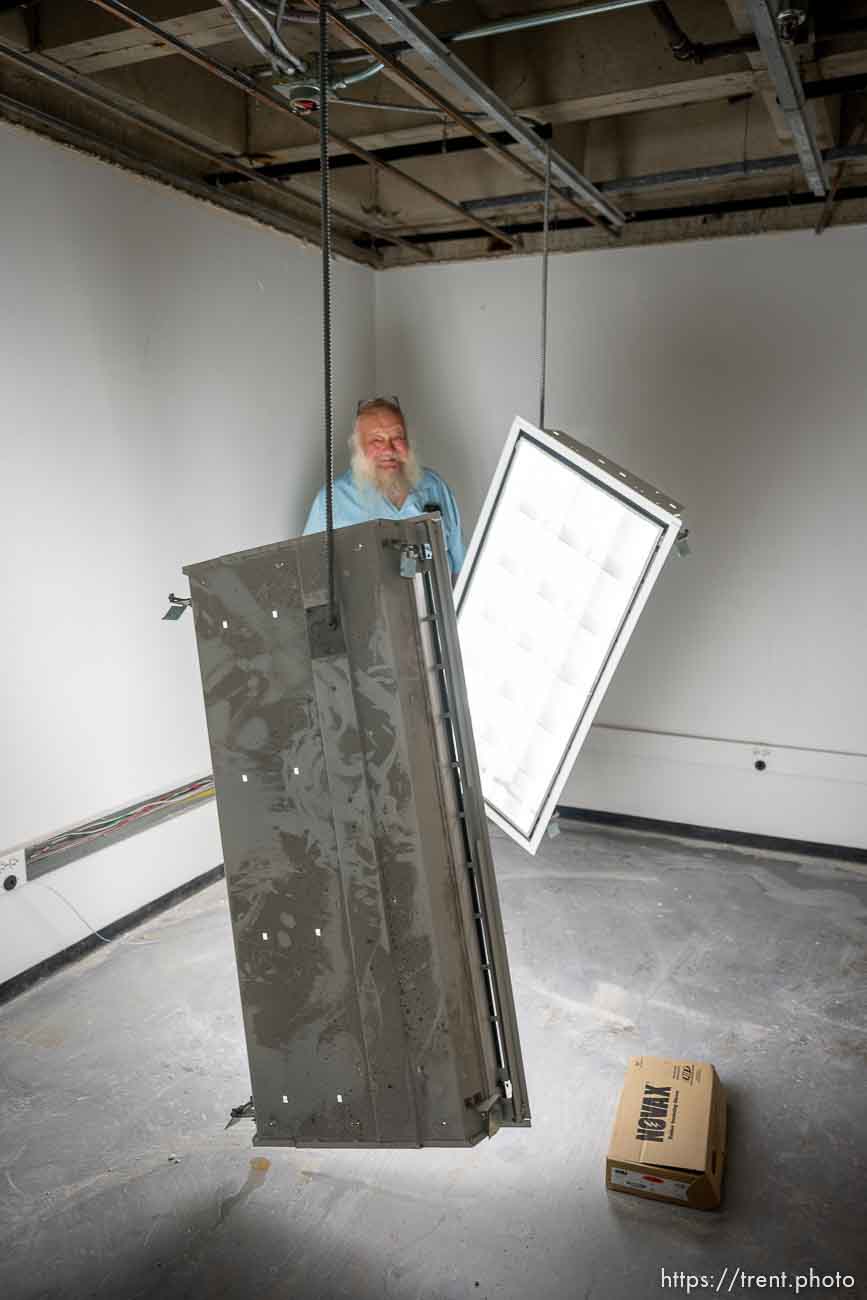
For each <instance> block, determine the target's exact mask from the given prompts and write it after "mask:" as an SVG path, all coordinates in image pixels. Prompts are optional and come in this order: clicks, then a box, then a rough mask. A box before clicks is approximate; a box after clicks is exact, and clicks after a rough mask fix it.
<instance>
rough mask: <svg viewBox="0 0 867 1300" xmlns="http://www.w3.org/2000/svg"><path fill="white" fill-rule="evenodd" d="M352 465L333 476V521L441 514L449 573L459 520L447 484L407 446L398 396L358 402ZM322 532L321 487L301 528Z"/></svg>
mask: <svg viewBox="0 0 867 1300" xmlns="http://www.w3.org/2000/svg"><path fill="white" fill-rule="evenodd" d="M349 446H350V449H351V451H352V464H351V467H350V468H349V469H348V470H347V471H346V473H345V474H341V475H340V476H339V477H338V478H336V479H335V480H334V526H335V528H346V527H348V525H350V524H360V523H364V522H365V521H366V520H368V519H409V518H411V517H412V516H413V515H421V514H424V513H425V512H426V511H438V512H439V513H440V514H441V515H442V521H443V534H444V539H445V544H446V551H447V552H448V558H449V567H450V569H451V571H452V576H453V577H454V576H456V575H457V573H458V570H459V569H460V567H461V565H462V563H463V560H464V541H463V537H462V536H461V519H460V515H459V513H458V507H457V504H456V502H455V498H454V495H453V494H452V490H451V488H450V487H449V485H448V484H447V483H446V482H445V480H444V479H441V478H440V476H439V474H435V473H434V471H433V470H432V469H425V468H423V467H422V466H421V465H419V463H418V460H417V459H416V455H415V452H414V451H413V449H412V447H411V446H410V445H409V438H408V436H407V431H406V421H405V420H404V418H403V412H402V411H401V409H400V403H399V402H398V400H397V398H396V397H374V398H372V399H371V400H370V401H365V402H359V403H358V409H357V411H356V415H355V427H354V429H353V432H352V437H351V438H350V439H349ZM324 531H325V488H324V487H323V488H322V489H321V490H320V491H319V493H318V494H317V496H316V500H315V501H314V502H313V505H312V506H311V508H310V514H309V515H308V516H307V523H306V524H305V525H304V532H305V534H307V533H322V532H324Z"/></svg>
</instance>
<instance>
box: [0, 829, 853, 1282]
mask: <svg viewBox="0 0 867 1300" xmlns="http://www.w3.org/2000/svg"><path fill="white" fill-rule="evenodd" d="M494 847H495V855H496V861H497V869H498V878H499V882H500V891H501V899H502V905H503V913H504V919H505V925H506V932H507V938H508V942H509V949H510V955H511V967H512V977H513V981H514V986H515V994H516V1000H517V1006H518V1014H519V1021H520V1027H521V1034H522V1041H523V1049H524V1059H525V1062H526V1066H527V1075H528V1084H529V1088H530V1098H531V1103H532V1105H533V1112H534V1125H533V1128H532V1129H530V1130H505V1131H502V1132H500V1133H499V1134H498V1135H497V1136H496V1137H495V1138H494V1139H493V1140H492V1141H490V1142H485V1143H482V1144H481V1145H480V1146H478V1147H476V1148H475V1149H473V1150H471V1151H456V1150H425V1151H391V1152H389V1151H383V1152H379V1151H356V1152H346V1151H297V1152H296V1151H289V1150H274V1151H264V1150H262V1149H257V1150H253V1149H252V1148H251V1146H250V1145H249V1143H250V1127H249V1126H248V1125H246V1124H239V1125H237V1126H236V1127H234V1128H232V1129H230V1130H229V1131H228V1132H226V1131H225V1130H224V1128H223V1125H224V1124H225V1121H226V1118H227V1112H228V1109H229V1107H230V1106H231V1105H234V1104H236V1103H238V1102H240V1101H243V1100H245V1099H246V1097H247V1095H248V1091H249V1089H248V1082H247V1074H246V1061H245V1055H244V1048H243V1041H242V1033H241V1023H240V1010H239V1003H238V994H237V988H236V983H235V971H234V961H233V954H232V945H231V937H230V929H229V923H228V911H227V907H226V901H225V890H224V886H223V884H222V882H221V883H219V884H217V885H214V886H211V887H210V888H209V889H207V890H206V891H204V892H202V893H201V894H199V895H197V896H195V897H194V898H192V899H189V900H187V901H186V902H185V903H183V904H181V905H180V906H178V907H177V908H175V909H174V910H173V911H171V912H168V913H166V914H164V915H163V916H161V917H159V918H157V919H155V920H152V921H150V922H149V923H148V924H146V925H145V926H144V927H142V928H141V929H139V930H137V931H135V932H134V933H132V934H130V935H129V936H127V938H126V941H123V942H115V943H112V944H111V945H110V946H109V947H106V948H105V949H102V950H100V951H99V952H98V953H95V954H94V955H92V956H91V957H89V958H87V959H86V960H84V961H82V962H80V963H79V964H77V965H76V966H74V967H70V968H68V969H66V970H64V971H62V972H61V973H59V974H57V975H55V976H53V977H52V978H51V979H49V980H47V981H46V982H44V983H43V984H41V985H39V986H37V987H36V988H34V989H32V990H31V991H30V992H28V993H26V994H24V995H22V996H21V997H20V998H19V999H17V1000H16V1001H15V1002H13V1003H10V1004H8V1005H7V1006H6V1007H4V1008H0V1083H2V1096H0V1295H2V1296H3V1297H5V1298H6V1300H30V1298H31V1297H55V1296H64V1297H71V1298H74V1300H78V1298H79V1297H87V1296H99V1297H107V1298H108V1300H127V1297H139V1296H140V1297H145V1296H154V1297H156V1296H158V1297H160V1300H174V1298H176V1297H207V1298H208V1300H212V1298H218V1297H225V1298H226V1300H229V1298H234V1297H245V1298H246V1297H256V1298H257V1300H278V1297H279V1298H281V1300H282V1297H292V1298H293V1300H313V1298H314V1297H315V1298H317V1300H319V1298H321V1300H338V1298H339V1297H351V1298H352V1300H374V1297H376V1298H379V1297H383V1298H386V1300H464V1298H466V1297H469V1298H470V1300H473V1298H477V1300H484V1298H485V1297H489V1298H491V1300H493V1298H494V1297H496V1298H497V1300H528V1298H529V1300H565V1298H566V1297H568V1298H569V1300H590V1298H591V1297H592V1298H593V1300H597V1298H599V1297H604V1298H608V1297H611V1298H612V1300H619V1297H624V1298H625V1297H630V1298H634V1297H647V1296H655V1295H657V1294H658V1293H660V1292H665V1293H670V1292H674V1293H677V1292H679V1293H680V1294H686V1288H685V1287H683V1286H681V1287H679V1288H677V1287H666V1288H663V1287H662V1285H661V1273H660V1270H661V1269H666V1270H669V1271H672V1272H685V1273H688V1274H705V1275H708V1276H713V1277H714V1278H718V1277H719V1276H721V1275H722V1271H723V1269H725V1268H728V1269H729V1274H728V1277H729V1278H730V1277H731V1272H732V1270H734V1269H742V1270H743V1271H744V1272H745V1273H748V1274H750V1273H752V1274H771V1273H779V1272H780V1271H782V1270H785V1271H786V1272H787V1273H788V1275H789V1278H790V1279H794V1276H795V1275H796V1274H806V1275H808V1274H809V1270H810V1268H811V1267H812V1268H813V1269H815V1270H817V1271H818V1272H819V1273H820V1274H823V1275H827V1274H831V1273H837V1272H840V1273H843V1274H850V1275H854V1277H855V1278H856V1284H855V1287H854V1288H847V1287H846V1286H845V1285H844V1284H843V1283H842V1282H841V1283H840V1284H839V1285H834V1286H833V1287H825V1288H816V1287H811V1288H809V1289H804V1290H803V1291H802V1293H803V1294H809V1295H817V1294H821V1295H823V1296H824V1297H828V1296H846V1297H847V1298H848V1297H851V1296H853V1295H860V1296H867V1246H865V1240H867V1224H865V1216H864V1210H865V1189H867V1180H865V1166H867V1138H865V1130H867V1087H865V1066H867V1013H865V996H864V994H865V982H867V944H865V935H867V871H865V869H864V868H859V867H849V866H846V865H841V864H839V863H831V862H823V861H818V860H815V859H813V860H803V861H801V860H794V859H785V858H782V857H774V856H771V855H767V854H762V853H758V852H753V851H746V850H733V849H726V848H720V847H711V846H706V845H698V844H687V843H684V842H679V841H676V840H669V839H664V838H654V837H648V836H641V835H637V834H629V833H621V832H613V831H604V830H597V829H591V828H588V827H579V828H576V829H570V830H568V831H566V832H564V834H563V835H562V836H561V837H560V838H559V839H557V840H554V841H547V842H546V843H545V845H544V847H543V849H542V850H541V851H540V853H539V855H538V857H537V858H536V859H531V858H529V857H528V856H527V855H525V854H524V853H522V852H521V851H520V850H518V849H517V848H514V847H513V846H512V845H511V844H510V843H509V842H508V841H507V840H505V839H504V838H502V837H500V836H497V837H496V839H495V845H494ZM640 1051H645V1052H652V1053H659V1054H663V1055H668V1054H682V1055H684V1056H692V1057H696V1058H699V1059H708V1060H711V1061H713V1062H714V1063H715V1064H716V1066H717V1068H718V1070H719V1072H720V1075H721V1076H722V1079H723V1082H724V1084H725V1085H726V1086H727V1089H728V1093H729V1126H730V1150H729V1161H728V1168H727V1173H726V1179H725V1186H724V1196H725V1199H724V1203H723V1208H722V1210H720V1211H718V1212H711V1213H699V1212H697V1211H694V1210H689V1209H686V1208H682V1207H680V1208H676V1207H673V1206H668V1205H662V1204H657V1203H653V1202H649V1201H643V1200H640V1199H638V1198H635V1197H630V1196H625V1195H622V1194H620V1195H618V1194H615V1193H612V1194H608V1193H606V1191H605V1190H604V1186H603V1164H604V1155H605V1149H606V1146H607V1140H608V1134H609V1129H610V1125H611V1120H612V1116H613V1109H614V1105H615V1101H616V1097H617V1092H618V1089H619V1086H620V1082H621V1079H622V1075H623V1072H624V1069H625V1066H626V1062H627V1059H628V1057H629V1056H630V1055H632V1054H634V1053H636V1052H640ZM758 1289H759V1288H757V1287H756V1286H755V1284H754V1283H753V1284H751V1285H744V1284H743V1281H742V1279H741V1277H740V1275H738V1277H737V1278H736V1282H735V1285H734V1287H733V1290H732V1292H731V1294H735V1295H744V1294H752V1293H753V1292H754V1291H756V1292H757V1291H758ZM790 1293H794V1291H793V1290H792V1288H791V1287H790ZM696 1294H698V1295H700V1294H702V1292H701V1291H693V1295H696Z"/></svg>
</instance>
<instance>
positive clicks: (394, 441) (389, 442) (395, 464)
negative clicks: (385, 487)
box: [356, 409, 409, 476]
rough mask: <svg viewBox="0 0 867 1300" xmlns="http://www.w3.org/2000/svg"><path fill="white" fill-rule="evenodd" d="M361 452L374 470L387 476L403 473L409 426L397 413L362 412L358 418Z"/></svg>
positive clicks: (387, 411) (407, 450) (380, 411)
mask: <svg viewBox="0 0 867 1300" xmlns="http://www.w3.org/2000/svg"><path fill="white" fill-rule="evenodd" d="M356 427H357V429H358V448H359V451H360V452H361V454H362V455H363V456H364V457H365V459H366V460H368V461H369V462H370V464H371V467H372V468H373V469H374V470H375V471H377V472H379V473H382V474H383V475H385V476H389V475H391V474H394V473H395V471H397V470H401V469H402V468H403V466H404V465H405V464H406V462H407V459H408V457H409V442H408V440H407V436H406V425H405V424H404V422H403V418H402V416H400V415H399V414H398V413H397V412H396V411H389V410H385V409H379V410H373V411H363V412H362V414H361V415H360V416H359V417H358V423H357V426H356Z"/></svg>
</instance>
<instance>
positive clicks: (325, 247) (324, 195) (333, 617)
mask: <svg viewBox="0 0 867 1300" xmlns="http://www.w3.org/2000/svg"><path fill="white" fill-rule="evenodd" d="M319 177H320V201H321V208H322V241H321V242H322V345H323V346H322V355H323V361H324V379H325V545H326V552H327V556H328V618H329V622H330V623H331V626H332V627H336V626H337V592H336V590H335V584H334V401H333V388H332V375H331V362H332V344H331V187H330V176H329V172H328V4H327V0H320V5H319Z"/></svg>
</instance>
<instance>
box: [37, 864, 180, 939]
mask: <svg viewBox="0 0 867 1300" xmlns="http://www.w3.org/2000/svg"><path fill="white" fill-rule="evenodd" d="M33 885H35V886H36V888H37V889H47V890H48V891H49V892H50V893H52V894H54V896H55V898H59V899H60V901H61V903H65V905H66V906H67V907H68V908H69V910H70V911H71V912H74V913H75V915H76V916H77V917H78V919H79V921H80V922H81V924H82V925H83V926H86V927H87V929H88V930H89V931H90V933H91V934H93V935H95V936H96V938H97V939H99V941H100V942H101V943H123V944H126V946H127V947H128V948H158V947H159V942H160V941H159V939H125V938H124V937H123V935H120V934H119V935H117V936H116V937H115V938H114V939H110V938H109V937H108V935H105V934H103V933H102V931H101V930H97V929H96V927H95V926H93V925H91V923H90V921H88V919H87V917H86V916H84V915H83V914H82V913H81V912H79V910H78V908H77V907H76V906H75V904H74V903H73V902H71V901H70V900H69V899H68V898H67V897H66V895H65V894H61V892H60V890H59V889H55V887H54V885H48V884H46V883H45V881H44V880H33V881H31V883H30V886H28V887H29V888H32V887H33Z"/></svg>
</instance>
